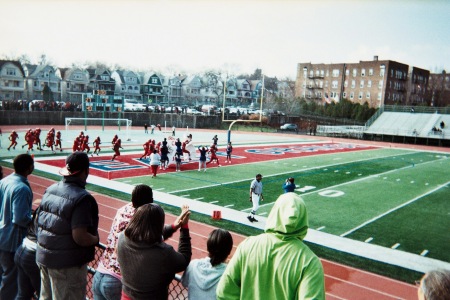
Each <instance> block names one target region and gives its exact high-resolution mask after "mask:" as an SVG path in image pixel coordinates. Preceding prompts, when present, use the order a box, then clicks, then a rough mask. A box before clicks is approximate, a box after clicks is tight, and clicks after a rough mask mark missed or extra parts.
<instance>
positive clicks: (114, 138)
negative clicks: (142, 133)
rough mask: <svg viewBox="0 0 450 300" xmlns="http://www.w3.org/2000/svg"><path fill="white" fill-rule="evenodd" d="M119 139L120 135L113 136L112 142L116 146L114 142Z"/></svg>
mask: <svg viewBox="0 0 450 300" xmlns="http://www.w3.org/2000/svg"><path fill="white" fill-rule="evenodd" d="M118 139H119V137H118V136H117V134H116V135H115V136H114V137H113V139H112V141H111V144H112V145H113V146H114V144H115V143H116V142H117V140H118Z"/></svg>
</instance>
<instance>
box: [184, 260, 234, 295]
mask: <svg viewBox="0 0 450 300" xmlns="http://www.w3.org/2000/svg"><path fill="white" fill-rule="evenodd" d="M191 263H194V264H193V265H192V269H191V270H192V273H191V278H192V279H193V280H194V281H195V282H196V284H197V285H198V287H199V288H200V289H202V290H207V289H210V288H211V287H212V286H214V285H215V284H217V283H218V282H219V280H220V277H221V276H222V274H223V272H224V271H225V268H226V267H227V265H226V264H224V263H221V264H218V265H217V266H215V267H213V266H212V265H211V263H210V258H209V257H206V258H203V259H196V260H193V261H192V262H191Z"/></svg>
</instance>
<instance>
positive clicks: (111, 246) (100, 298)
mask: <svg viewBox="0 0 450 300" xmlns="http://www.w3.org/2000/svg"><path fill="white" fill-rule="evenodd" d="M148 203H153V191H152V188H151V187H149V186H148V185H145V184H139V185H137V186H135V187H134V189H133V192H132V193H131V203H128V204H126V205H125V206H122V207H121V208H119V210H118V211H117V213H116V216H115V218H114V221H113V223H112V225H111V231H110V232H109V235H108V239H107V244H106V249H105V251H103V254H102V257H101V258H100V262H99V264H98V267H97V271H96V272H95V275H94V282H93V285H92V292H93V295H94V300H106V299H107V300H114V299H117V300H119V299H120V297H121V292H122V282H121V280H122V273H121V271H120V265H119V262H118V261H117V251H116V247H117V240H118V238H119V233H121V232H122V231H124V230H125V228H126V227H127V226H128V224H129V223H130V220H131V218H132V217H133V215H134V214H135V212H136V209H138V208H139V207H141V206H142V205H144V204H148ZM188 212H189V211H188V210H187V209H186V210H183V211H182V212H181V215H180V216H179V217H178V218H177V220H176V221H175V223H174V224H173V225H165V226H164V228H163V233H162V235H163V237H164V240H166V239H168V238H170V237H171V236H172V235H173V233H174V232H175V231H176V230H178V228H180V226H181V223H180V222H181V221H180V220H182V219H183V218H184V216H185V215H186V214H187V213H188Z"/></svg>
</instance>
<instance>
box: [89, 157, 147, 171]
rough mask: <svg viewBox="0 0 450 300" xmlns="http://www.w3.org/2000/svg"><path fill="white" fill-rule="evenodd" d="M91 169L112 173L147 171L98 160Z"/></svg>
mask: <svg viewBox="0 0 450 300" xmlns="http://www.w3.org/2000/svg"><path fill="white" fill-rule="evenodd" d="M90 167H91V168H92V169H95V170H100V171H105V172H110V171H126V170H134V169H147V167H144V166H136V165H130V164H129V163H124V162H120V161H111V160H97V161H93V162H91V163H90Z"/></svg>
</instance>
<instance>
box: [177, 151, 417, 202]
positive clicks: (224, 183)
mask: <svg viewBox="0 0 450 300" xmlns="http://www.w3.org/2000/svg"><path fill="white" fill-rule="evenodd" d="M329 154H333V153H329ZM410 154H411V153H410V152H409V153H400V154H399V153H396V154H393V155H386V156H381V155H380V156H376V157H370V158H362V159H357V160H349V161H345V162H342V163H339V164H329V165H321V166H316V167H311V168H304V169H301V170H297V171H301V172H305V171H311V170H320V169H322V168H327V167H330V168H331V167H336V166H339V165H345V164H349V163H355V162H362V161H368V160H373V159H380V158H389V157H396V156H402V155H410ZM326 155H328V154H326ZM286 159H292V158H286ZM255 163H260V162H254V163H248V164H255ZM304 167H306V166H304ZM407 167H408V168H409V167H410V166H407ZM325 170H327V169H325ZM396 170H400V169H396ZM290 173H292V172H281V173H275V174H270V175H265V176H264V178H268V177H275V176H279V175H286V174H290ZM381 174H383V173H381ZM361 175H362V174H361ZM253 179H254V178H253V177H252V178H249V179H240V180H234V181H228V182H223V183H214V184H211V185H205V186H201V187H197V186H196V187H192V188H189V189H184V190H178V191H171V192H169V194H175V193H181V192H188V191H193V190H199V189H204V188H210V187H214V186H220V185H227V184H233V183H239V182H247V181H248V182H250V181H252V180H253Z"/></svg>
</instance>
